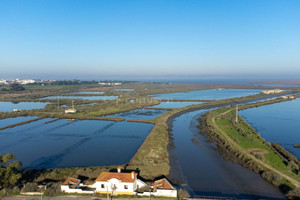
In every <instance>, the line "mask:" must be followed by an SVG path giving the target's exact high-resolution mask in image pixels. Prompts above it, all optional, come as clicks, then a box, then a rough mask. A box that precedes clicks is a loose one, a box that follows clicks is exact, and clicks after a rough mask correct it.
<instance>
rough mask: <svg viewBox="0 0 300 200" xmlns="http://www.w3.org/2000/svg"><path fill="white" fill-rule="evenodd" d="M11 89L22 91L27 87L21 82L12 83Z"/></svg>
mask: <svg viewBox="0 0 300 200" xmlns="http://www.w3.org/2000/svg"><path fill="white" fill-rule="evenodd" d="M9 90H11V91H22V90H25V88H24V87H23V86H22V85H21V84H19V83H12V84H10V88H9Z"/></svg>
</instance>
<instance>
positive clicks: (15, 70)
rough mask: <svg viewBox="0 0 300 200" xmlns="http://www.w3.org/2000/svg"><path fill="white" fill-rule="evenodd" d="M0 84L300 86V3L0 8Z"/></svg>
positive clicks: (49, 0) (23, 0) (144, 2)
mask: <svg viewBox="0 0 300 200" xmlns="http://www.w3.org/2000/svg"><path fill="white" fill-rule="evenodd" d="M0 69H1V70H0V78H17V77H19V78H39V77H40V78H54V79H68V78H79V79H101V78H120V79H122V78H124V79H128V78H136V77H139V78H147V79H151V78H158V79H159V78H162V79H163V78H180V77H181V78H187V79H189V78H195V79H197V78H276V79H299V77H300V76H299V75H300V1H299V0H205V1H204V0H136V1H134V0H130V1H129V0H128V1H127V0H0Z"/></svg>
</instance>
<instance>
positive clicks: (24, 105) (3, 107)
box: [0, 101, 48, 112]
mask: <svg viewBox="0 0 300 200" xmlns="http://www.w3.org/2000/svg"><path fill="white" fill-rule="evenodd" d="M47 104H48V103H44V102H19V103H13V102H7V101H1V102H0V112H11V111H13V110H14V109H19V110H33V109H41V108H44V107H45V106H46V105H47Z"/></svg>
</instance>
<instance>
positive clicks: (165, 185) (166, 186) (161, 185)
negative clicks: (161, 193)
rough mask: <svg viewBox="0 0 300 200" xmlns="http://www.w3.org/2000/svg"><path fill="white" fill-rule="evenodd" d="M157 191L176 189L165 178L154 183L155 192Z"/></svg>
mask: <svg viewBox="0 0 300 200" xmlns="http://www.w3.org/2000/svg"><path fill="white" fill-rule="evenodd" d="M156 189H163V190H174V187H173V186H172V185H171V183H170V182H169V181H168V180H167V179H165V178H163V179H160V180H157V181H154V183H153V191H156Z"/></svg>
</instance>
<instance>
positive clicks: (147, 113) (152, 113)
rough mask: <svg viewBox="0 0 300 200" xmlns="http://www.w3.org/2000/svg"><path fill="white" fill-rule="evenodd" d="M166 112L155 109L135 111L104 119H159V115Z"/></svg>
mask: <svg viewBox="0 0 300 200" xmlns="http://www.w3.org/2000/svg"><path fill="white" fill-rule="evenodd" d="M166 112H167V111H166V110H155V109H136V110H131V111H128V112H122V113H118V114H115V115H107V116H105V117H112V118H114V117H116V118H124V119H126V120H128V119H144V120H147V119H154V118H156V117H159V116H160V115H162V114H164V113H166Z"/></svg>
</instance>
